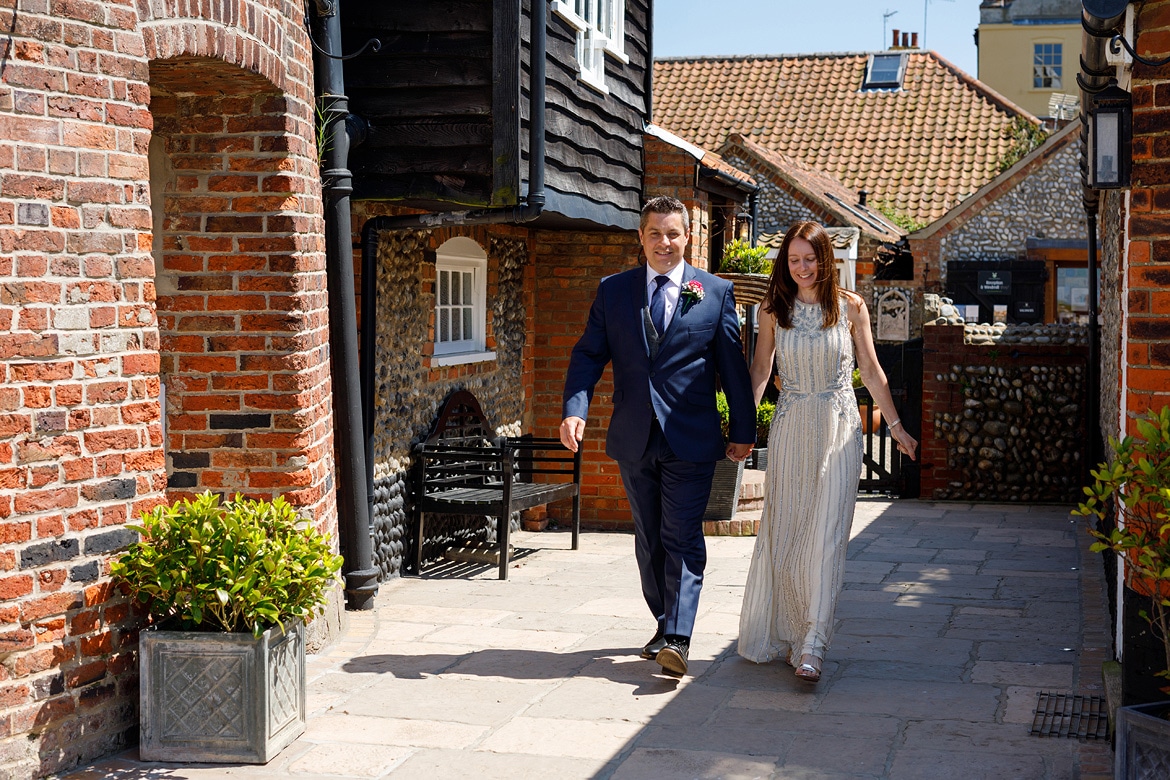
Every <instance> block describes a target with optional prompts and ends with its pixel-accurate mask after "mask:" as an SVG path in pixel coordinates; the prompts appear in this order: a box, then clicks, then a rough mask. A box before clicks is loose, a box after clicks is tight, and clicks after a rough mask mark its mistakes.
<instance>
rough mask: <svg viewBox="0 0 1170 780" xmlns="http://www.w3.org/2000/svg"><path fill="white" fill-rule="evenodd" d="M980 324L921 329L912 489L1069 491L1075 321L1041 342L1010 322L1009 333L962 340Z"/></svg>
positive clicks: (1079, 472)
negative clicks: (917, 457)
mask: <svg viewBox="0 0 1170 780" xmlns="http://www.w3.org/2000/svg"><path fill="white" fill-rule="evenodd" d="M980 327H985V328H987V329H988V331H991V330H995V329H994V328H993V327H991V326H963V325H961V324H959V325H955V324H940V325H928V326H927V327H925V328H923V335H924V350H923V352H924V361H923V362H924V365H923V405H922V458H921V462H922V488H921V497H922V498H925V499H931V500H960V501H996V502H999V501H1013V502H1014V501H1018V502H1023V503H1028V502H1033V503H1073V502H1075V501H1077V500H1079V497H1080V496H1081V495H1082V493H1081V487H1082V486H1083V485H1084V484H1085V478H1086V475H1087V470H1086V465H1087V464H1086V447H1085V443H1086V436H1085V430H1086V428H1085V423H1086V415H1085V408H1086V407H1085V401H1086V397H1087V396H1086V376H1087V372H1086V367H1087V360H1088V346H1087V340H1086V339H1085V337H1084V329H1083V328H1066V330H1068V331H1069V333H1068V334H1067V335H1066V336H1065V337H1064V338H1059V339H1058V338H1056V337H1053V338H1052V340H1050V341H1048V342H1046V343H1037V342H1036V340H1035V338H1036V337H1035V336H1020V335H1019V333H1020V331H1021V330H1025V329H1020V328H1013V329H1011V330H1012V331H1013V333H1012V334H1011V335H1012V337H1013V338H1012V340H1010V341H1009V340H1007V339H1005V338H1003V331H1004V330H1007V329H1003V330H1001V331H1000V338H999V339H998V340H991V341H986V342H982V343H973V342H971V341H970V340H968V338H967V331H968V330H971V331H973V332H974V331H976V330H978V329H979V328H980ZM973 335H975V334H974V333H973ZM979 336H980V340H981V341H982V338H984V337H985V335H984V334H979ZM1023 338H1031V339H1032V341H1030V342H1028V343H1024V342H1023V341H1022V339H1023ZM1057 341H1059V342H1060V343H1056V342H1057Z"/></svg>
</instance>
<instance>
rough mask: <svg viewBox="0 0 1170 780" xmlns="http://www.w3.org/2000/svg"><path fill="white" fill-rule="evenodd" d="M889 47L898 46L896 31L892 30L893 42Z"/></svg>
mask: <svg viewBox="0 0 1170 780" xmlns="http://www.w3.org/2000/svg"><path fill="white" fill-rule="evenodd" d="M890 48H891V49H896V48H898V31H897V30H894V42H893V43H891V44H890Z"/></svg>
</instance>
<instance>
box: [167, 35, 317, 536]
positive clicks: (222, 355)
mask: <svg viewBox="0 0 1170 780" xmlns="http://www.w3.org/2000/svg"><path fill="white" fill-rule="evenodd" d="M150 89H151V113H152V114H153V116H154V127H155V130H154V132H155V140H156V142H158V141H161V144H158V146H161V150H162V152H163V154H164V155H165V158H166V159H165V160H164V161H163V164H162V166H161V168H162V169H165V171H166V173H165V175H164V176H162V177H155V181H154V182H152V189H161V192H153V193H152V195H153V203H154V206H153V208H154V209H155V210H156V225H158V224H159V219H158V216H157V212H158V211H161V217H162V219H161V228H162V233H161V235H156V236H155V260H156V267H157V268H158V276H157V279H156V288H157V293H158V301H157V306H158V315H159V330H160V336H161V349H160V352H161V358H162V359H161V366H160V374H161V377H162V380H163V383H164V387H165V410H164V411H165V415H164V416H165V421H166V436H165V447H166V452H167V468H168V497H169V498H172V499H173V498H176V497H178V496H180V495H183V494H186V493H191V492H198V491H202V490H204V489H210V490H212V491H216V492H224V493H227V494H232V493H235V492H237V491H239V492H242V493H244V494H247V495H256V496H260V495H263V496H274V495H277V494H284V495H286V496H287V497H288V498H289V500H290V501H293V503H295V504H298V505H300V506H303V507H308V508H312V509H314V510H322V509H323V508H324V504H325V502H326V499H327V498H330V496H329V494H330V492H331V489H332V476H331V471H332V452H331V448H332V436H331V429H332V426H331V413H330V406H329V400H328V393H329V386H330V385H329V373H328V370H329V369H328V366H329V363H328V344H327V339H328V330H327V328H328V317H327V311H326V287H325V274H324V244H323V238H322V231H323V223H322V219H321V216H320V214H321V210H320V195H319V186H318V185H317V183H316V181H315V177H316V170H315V164H314V161H313V160H312V158H311V157H310V156H309V154H308V153H309V152H310V151H311V149H310V147H309V143H310V142H309V141H308V139H309V138H311V136H310V135H309V134H308V133H307V132H306V131H305V127H304V122H303V120H302V119H301V118H300V117H299V116H298V115H297V114H298V109H299V108H301V107H300V106H297V105H292V104H291V103H293V101H290V99H289V98H288V97H286V96H285V95H284V94H282V93H281V92H280V91H279V89H277V88H276V86H274V85H273V84H272V83H271V82H270V81H268V80H267V79H265V78H263V77H261V76H259V75H257V74H255V73H250V72H248V71H245V70H242V69H240V68H238V67H235V66H232V65H229V64H227V63H225V62H223V61H222V60H217V59H211V58H200V57H179V58H174V59H169V60H161V61H154V62H151V63H150ZM153 162H155V161H152V163H153ZM159 168H160V166H159V165H153V164H152V169H159ZM160 178H161V180H160ZM330 503H331V501H330ZM315 514H316V516H317V517H322V515H323V514H332V512H329V513H325V512H323V511H316V512H315Z"/></svg>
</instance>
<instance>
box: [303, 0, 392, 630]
mask: <svg viewBox="0 0 1170 780" xmlns="http://www.w3.org/2000/svg"><path fill="white" fill-rule="evenodd" d="M316 11H317V12H316V14H315V16H314V19H313V27H314V33H315V37H316V38H317V40H318V41H319V42H320V44H319V45H320V46H321V48H322V49H324V53H322V52H318V51H316V50H314V51H315V53H314V59H315V70H316V72H317V73H316V75H317V88H318V100H319V101H320V106H319V107H320V109H321V111H322V112H323V113H324V115H325V122H326V124H327V130H326V137H327V141H326V148H325V149H324V154H323V162H324V165H323V169H322V171H321V177H322V189H323V195H324V200H325V273H326V282H327V284H328V285H329V345H330V347H329V357H330V365H331V366H332V369H333V440H334V453H335V456H336V460H337V482H338V484H337V491H336V493H337V515H338V531H339V533H340V534H341V540H342V542H343V544H344V549H345V562H344V564H343V566H342V575H343V576H344V578H345V596H346V606H347V608H348V609H352V610H367V609H373V608H374V596H375V595H377V592H378V570H377V569H375V568H374V567H373V564H374V546H373V542H372V539H371V537H370V516H369V512H368V511H367V502H366V500H365V496H363V495H362V487H363V481H364V480H363V478H364V477H365V475H366V473H367V469H366V461H365V450H364V448H363V447H362V440H361V437H360V434H361V427H362V407H361V400H360V398H359V396H358V392H357V390H358V387H359V376H358V348H357V307H356V304H355V301H354V294H353V292H354V279H353V238H352V234H351V232H350V231H351V228H350V210H349V196H350V193H351V192H353V181H352V176H351V174H350V171H349V135H348V134H347V132H346V122H345V118H346V116H347V115H348V114H349V106H348V100H347V98H346V95H345V77H344V75H343V72H342V66H341V61H340V60H339V59H336V57H337V56H340V55H341V18H340V16H339V12H338V8H337V2H336V1H334V2H320V1H319V2H318V3H317V7H316ZM329 54H332V55H334V57H330V56H328V55H329Z"/></svg>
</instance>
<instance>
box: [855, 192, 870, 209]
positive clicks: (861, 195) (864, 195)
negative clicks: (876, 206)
mask: <svg viewBox="0 0 1170 780" xmlns="http://www.w3.org/2000/svg"><path fill="white" fill-rule="evenodd" d="M868 197H869V193H868V192H866V191H865V190H861V191H860V192H858V193H857V205H858V206H864V205H865V199H866V198H868Z"/></svg>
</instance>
